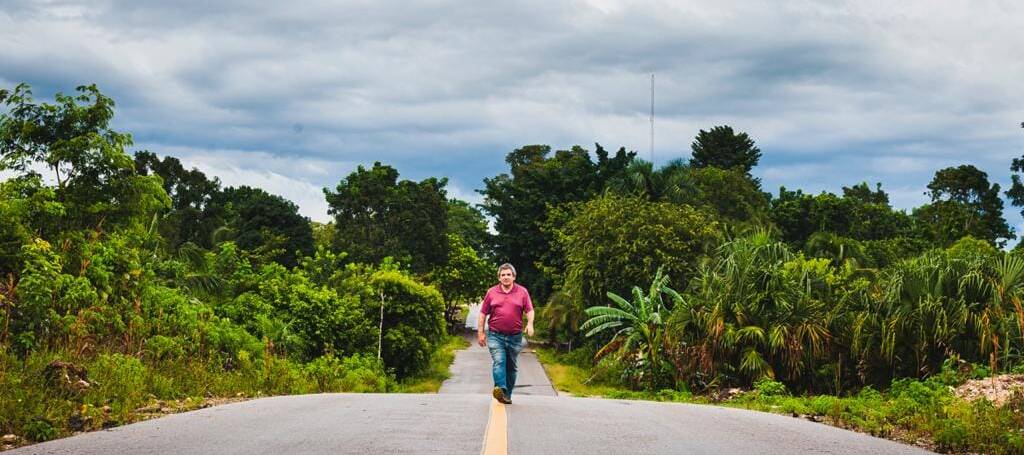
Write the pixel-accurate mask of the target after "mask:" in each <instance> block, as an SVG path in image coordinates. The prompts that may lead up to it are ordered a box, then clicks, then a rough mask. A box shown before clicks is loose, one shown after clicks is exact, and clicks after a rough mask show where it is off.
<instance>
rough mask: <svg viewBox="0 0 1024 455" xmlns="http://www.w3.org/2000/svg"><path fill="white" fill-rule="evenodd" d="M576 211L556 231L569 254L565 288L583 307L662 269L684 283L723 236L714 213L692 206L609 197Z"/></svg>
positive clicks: (623, 290)
mask: <svg viewBox="0 0 1024 455" xmlns="http://www.w3.org/2000/svg"><path fill="white" fill-rule="evenodd" d="M571 211H572V217H571V218H570V221H569V222H568V223H566V224H565V225H564V226H562V227H560V228H557V229H555V232H556V234H557V248H558V251H559V252H560V253H562V254H564V255H565V267H564V282H563V283H561V286H560V290H561V291H563V292H565V293H567V294H569V295H570V296H571V298H573V299H576V300H577V301H579V302H582V304H581V305H578V306H579V307H581V308H586V307H588V306H592V305H596V304H598V303H601V302H604V301H605V296H606V295H607V293H608V292H614V293H616V294H620V295H622V294H626V293H627V292H628V291H629V289H630V287H631V286H632V285H633V283H645V282H650V281H651V280H653V279H654V277H655V273H656V271H657V270H658V269H659V268H661V267H664V271H665V273H666V274H668V275H669V276H672V277H676V278H675V279H677V280H680V281H679V282H681V283H685V282H686V281H685V280H686V279H687V278H688V277H690V276H691V274H692V273H693V271H694V268H695V267H696V264H697V263H698V261H699V260H700V259H701V258H702V257H704V256H705V255H706V254H707V252H708V251H710V250H711V249H712V248H714V245H715V244H716V243H717V242H718V240H719V235H720V233H719V223H718V222H717V221H716V220H715V218H714V217H713V216H712V215H710V214H708V213H706V212H703V211H699V210H696V209H694V208H692V207H690V206H688V205H681V204H671V203H665V202H649V201H645V200H643V199H638V198H623V197H618V196H612V195H607V196H603V197H599V198H596V199H593V200H591V201H588V202H585V203H579V204H575V205H573V206H572V207H571Z"/></svg>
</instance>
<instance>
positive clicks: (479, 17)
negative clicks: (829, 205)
mask: <svg viewBox="0 0 1024 455" xmlns="http://www.w3.org/2000/svg"><path fill="white" fill-rule="evenodd" d="M1021 23H1024V6H1021V5H1020V4H1019V2H1011V1H987V2H970V3H968V2H952V1H943V2H940V3H939V4H936V3H935V2H931V1H910V2H899V4H896V5H893V4H890V3H887V2H841V1H840V2H831V3H829V4H818V3H812V2H806V3H804V2H796V3H786V4H784V5H780V4H777V3H776V2H747V1H732V2H729V1H726V2H717V4H715V5H709V4H707V3H706V2H695V1H694V2H677V1H673V2H645V3H640V4H629V5H626V4H624V3H620V2H615V1H582V2H557V3H556V2H540V1H536V2H502V4H501V5H493V4H490V3H488V2H483V3H480V2H477V3H468V4H467V3H465V2H453V1H452V2H449V1H436V2H429V3H423V4H419V5H407V4H406V3H405V2H390V1H375V2H358V3H357V2H353V3H349V4H344V5H337V4H333V2H322V3H314V4H311V5H304V6H302V7H297V6H296V5H294V4H289V3H285V4H279V3H276V2H267V4H266V5H263V6H261V7H253V6H251V5H250V4H248V2H194V3H191V4H186V5H185V6H178V5H175V6H170V5H169V4H164V3H163V2H146V1H131V2H128V1H124V2H121V1H106V2H88V4H87V3H86V2H75V1H67V2H35V1H24V2H21V1H17V0H15V1H13V2H7V3H5V7H4V8H3V10H2V11H0V61H2V62H3V65H2V67H0V85H2V86H4V87H8V88H9V87H13V85H14V84H16V83H18V82H27V83H29V84H31V86H32V88H33V91H34V92H35V95H36V97H37V98H38V99H50V97H51V96H52V95H53V93H54V92H57V91H63V92H65V93H71V92H73V91H74V87H75V86H77V85H80V84H88V83H96V84H97V85H98V86H99V87H100V89H102V90H103V92H104V93H105V94H107V95H109V96H111V97H112V98H113V99H115V100H116V101H117V103H118V105H117V111H118V112H117V115H116V116H115V119H116V120H115V125H114V128H115V129H117V130H120V131H127V132H131V133H132V135H133V137H134V140H135V143H136V146H135V147H134V148H133V150H135V149H148V150H150V151H152V152H155V153H157V154H160V155H165V154H170V155H174V156H176V157H179V158H180V159H181V160H182V162H183V163H184V164H185V165H186V166H197V167H199V168H200V169H201V170H203V171H204V172H207V174H210V175H216V176H219V177H220V178H221V179H222V180H223V182H224V183H225V184H226V185H251V186H257V187H260V188H263V189H266V190H267V191H269V192H271V193H274V194H279V195H282V196H284V197H286V198H288V199H290V200H292V201H295V202H296V203H297V204H298V205H299V206H300V210H301V212H302V213H303V214H304V215H307V216H309V217H311V218H312V219H314V220H319V221H326V220H329V219H330V217H329V216H328V214H327V203H326V201H325V199H324V197H323V192H322V191H321V189H322V188H324V187H331V188H333V185H335V184H336V183H337V182H338V179H339V178H341V177H343V176H345V175H347V174H348V173H350V172H352V171H353V170H355V168H356V166H358V165H361V164H362V165H366V166H369V165H372V163H373V162H374V161H381V162H383V163H386V164H389V165H392V166H394V167H395V168H396V169H398V170H399V171H400V172H401V173H402V175H403V176H404V177H407V178H411V179H416V180H420V179H423V178H426V177H430V176H437V177H448V178H449V187H448V188H449V193H450V194H451V195H452V196H455V197H460V198H464V199H467V200H470V201H473V202H477V201H479V200H480V197H479V196H478V195H477V194H475V193H474V191H473V190H475V189H478V188H481V187H482V186H483V183H482V179H483V178H485V177H491V176H494V175H496V174H498V173H500V172H503V170H504V169H505V168H506V164H505V163H504V162H503V159H504V157H505V155H506V154H507V153H508V152H510V151H511V150H513V149H515V148H518V147H521V146H523V145H527V144H550V145H551V146H552V147H553V148H555V149H567V148H569V147H570V146H572V145H574V144H580V145H583V146H584V147H586V148H588V149H590V150H591V151H593V149H594V147H593V143H594V142H599V143H601V144H602V145H603V146H604V147H605V148H607V149H610V150H615V149H618V148H619V147H620V146H625V147H626V148H627V149H631V150H635V151H637V152H638V155H639V156H640V157H643V158H645V159H647V158H649V152H648V147H649V143H648V137H649V136H648V135H649V130H648V128H649V124H648V117H647V116H648V112H649V104H648V103H649V96H650V92H649V90H650V87H649V83H650V73H652V72H653V73H655V75H656V76H655V98H656V99H655V111H656V115H657V119H656V138H655V159H656V162H657V163H664V162H667V161H668V160H670V159H673V158H679V157H682V158H686V159H688V158H689V156H690V143H691V142H692V141H693V138H694V136H695V135H696V134H697V132H698V130H700V129H708V128H710V127H712V126H715V125H723V124H728V125H731V126H732V127H734V128H735V129H736V130H737V131H742V132H746V133H748V134H749V135H750V137H751V139H753V140H754V141H755V142H756V144H757V146H758V147H759V148H760V149H761V151H762V158H761V160H760V164H759V165H758V167H756V168H754V169H753V171H752V174H753V175H754V176H755V177H758V178H760V179H761V180H762V183H763V186H764V188H765V189H766V190H769V191H773V192H776V191H777V188H778V187H779V186H781V185H785V186H786V187H787V188H790V189H793V188H802V189H804V190H805V192H811V193H816V192H818V191H821V190H828V191H832V192H836V193H839V192H840V191H841V187H842V186H850V185H853V184H856V183H858V182H860V181H865V180H866V181H868V182H871V184H872V186H873V182H876V181H880V182H882V183H883V188H884V189H885V190H886V191H887V192H888V193H889V194H890V196H891V199H892V203H893V205H895V206H896V207H900V208H911V207H914V206H917V205H920V204H922V203H924V202H927V201H928V196H926V195H925V192H926V191H927V188H926V185H927V184H928V182H929V181H930V180H931V179H932V177H933V176H934V173H935V171H937V170H939V169H941V168H944V167H949V166H957V165H960V164H973V165H975V166H977V167H978V168H979V169H981V170H983V171H985V172H987V173H988V175H989V178H990V179H991V180H992V181H993V182H999V183H1001V184H1002V186H1003V189H1006V188H1007V187H1008V186H1009V185H1008V184H1009V175H1010V172H1009V166H1010V161H1011V159H1013V158H1015V157H1018V156H1020V155H1022V154H1024V130H1022V129H1021V128H1020V122H1021V121H1024V112H1022V111H1021V107H1020V106H1022V105H1024V91H1022V90H1021V86H1020V81H1021V80H1024V61H1022V60H1021V59H1019V58H1016V56H1018V55H1019V51H1020V49H1022V48H1024V34H1021V33H1019V26H1020V24H1021ZM1006 216H1007V219H1008V220H1009V221H1010V223H1011V224H1012V225H1013V226H1014V227H1015V228H1016V229H1017V231H1018V232H1020V231H1022V230H1024V229H1022V227H1024V226H1022V225H1021V224H1022V220H1021V217H1020V214H1019V213H1018V210H1016V209H1014V208H1011V207H1009V206H1007V209H1006Z"/></svg>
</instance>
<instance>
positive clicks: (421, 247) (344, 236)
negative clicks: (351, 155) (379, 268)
mask: <svg viewBox="0 0 1024 455" xmlns="http://www.w3.org/2000/svg"><path fill="white" fill-rule="evenodd" d="M447 183H448V181H447V180H446V179H440V180H438V179H436V178H428V179H426V180H423V181H421V182H414V181H411V180H401V181H399V180H398V171H397V170H396V169H395V168H393V167H391V166H385V165H382V164H380V163H379V162H376V163H374V164H373V167H372V168H370V169H366V168H364V167H363V166H359V167H358V168H357V169H356V171H355V172H353V173H351V174H349V175H348V177H346V178H344V179H342V180H341V182H339V183H338V186H337V187H336V188H335V192H331V191H330V190H328V189H326V188H325V189H324V195H325V196H326V197H327V204H328V206H329V207H330V208H329V211H328V213H330V214H331V215H334V249H335V251H338V252H345V253H348V255H349V258H350V259H352V260H353V261H356V262H364V263H378V262H380V261H381V260H382V259H384V258H385V257H388V256H390V257H393V258H395V259H397V260H399V261H401V262H403V263H406V264H408V265H409V267H410V269H411V270H413V271H414V272H416V273H426V272H429V271H430V270H432V269H433V268H435V267H437V266H440V265H442V264H444V263H445V262H446V261H447V260H448V241H447V238H446V237H445V236H446V234H447V232H448V203H447V198H446V193H445V190H444V187H445V185H447Z"/></svg>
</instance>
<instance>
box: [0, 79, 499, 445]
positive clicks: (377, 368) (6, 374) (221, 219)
mask: <svg viewBox="0 0 1024 455" xmlns="http://www.w3.org/2000/svg"><path fill="white" fill-rule="evenodd" d="M0 104H3V105H4V106H5V109H4V110H3V111H0V171H2V172H3V173H4V174H3V175H4V176H5V179H4V180H3V181H2V182H0V308H2V310H3V314H2V318H3V320H2V322H0V323H2V326H0V330H2V332H0V431H2V432H3V434H7V433H14V434H16V435H20V436H22V437H24V438H27V439H28V440H35V441H39V440H46V439H50V438H53V437H57V436H60V435H65V434H68V433H69V432H71V431H78V430H87V429H94V428H101V427H105V426H109V425H116V424H119V423H124V422H129V421H132V420H136V419H139V418H143V417H145V415H146V410H147V409H148V408H151V407H154V406H155V408H156V409H159V408H171V409H189V408H194V407H199V406H204V405H206V404H205V403H206V401H207V400H208V399H210V398H216V397H235V396H236V395H238V396H260V395H268V394H282V393H307V392H318V391H428V390H431V389H433V390H436V389H437V387H439V385H440V380H441V379H443V377H444V375H446V374H447V373H446V371H447V368H446V365H447V362H449V361H450V360H451V351H452V350H453V349H454V348H456V347H459V346H461V339H458V338H449V336H448V335H447V332H448V331H447V329H446V320H445V315H446V314H447V315H449V316H452V315H453V314H454V313H455V312H454V311H451V310H449V311H448V312H447V313H446V308H449V309H450V308H451V307H454V306H456V305H457V304H458V303H460V302H462V301H465V300H467V299H470V298H474V297H475V296H476V294H477V293H479V292H481V291H480V290H481V289H484V288H485V287H486V286H487V285H488V284H489V282H490V281H491V280H490V277H491V273H492V272H491V271H492V270H493V266H492V265H491V264H490V263H489V262H488V259H484V258H481V256H480V254H483V253H486V251H487V250H486V249H484V248H483V247H484V246H486V245H489V244H490V240H489V237H488V235H487V231H486V227H483V228H481V227H480V226H481V225H483V223H484V221H483V215H482V214H481V213H480V212H479V211H477V210H475V209H474V208H472V207H470V206H468V205H467V204H465V203H461V202H460V201H449V200H447V196H446V193H445V190H444V186H445V181H444V180H436V179H427V180H425V181H423V182H412V181H409V180H399V179H398V172H397V171H396V170H394V169H393V168H391V167H389V166H384V165H380V164H379V163H378V164H375V165H374V166H373V168H372V169H370V170H366V169H364V168H362V167H360V168H359V169H358V170H357V171H356V172H354V173H352V174H351V175H349V176H347V177H345V178H342V179H341V181H340V183H339V184H338V189H337V192H330V191H325V193H326V197H327V200H328V202H329V204H330V207H331V213H332V214H333V215H334V216H335V222H334V223H329V224H327V225H323V224H317V223H311V222H310V221H309V219H307V218H305V217H303V216H301V215H300V214H299V212H298V207H297V206H296V205H295V204H294V203H292V202H291V201H288V200H286V199H284V198H282V197H280V196H276V195H272V194H269V193H267V192H266V191H264V190H262V189H259V188H250V187H245V186H242V187H228V188H222V186H221V184H220V181H219V180H218V179H216V178H213V179H210V178H208V177H207V176H206V175H204V174H203V173H202V172H200V171H198V170H196V169H191V170H189V169H186V168H185V166H183V165H182V163H181V162H180V161H179V160H178V159H176V158H174V157H170V156H165V157H163V158H160V157H158V156H157V155H156V154H154V153H151V152H148V151H139V152H137V153H135V154H134V157H133V156H131V155H129V154H128V149H129V147H131V144H132V140H131V136H130V135H128V134H125V133H120V132H117V131H114V130H112V129H110V127H109V125H110V122H111V120H112V118H113V115H114V102H113V100H111V99H110V98H108V97H106V96H104V95H103V94H101V93H100V91H99V90H98V89H97V88H96V87H95V86H88V87H80V88H79V89H78V93H77V94H75V95H72V96H69V95H61V94H58V95H57V97H56V102H55V103H45V102H44V103H38V102H36V101H35V100H34V99H33V97H32V93H31V91H30V90H29V88H28V87H27V86H25V85H19V86H18V87H15V88H14V89H13V90H3V91H0ZM449 220H453V221H452V223H451V225H449ZM467 237H469V238H467ZM470 245H476V246H479V247H480V248H481V249H479V250H477V249H474V248H473V247H472V246H470ZM439 289H441V290H443V292H442V291H440V290H439ZM172 403H173V404H172Z"/></svg>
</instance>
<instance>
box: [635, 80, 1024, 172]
mask: <svg viewBox="0 0 1024 455" xmlns="http://www.w3.org/2000/svg"><path fill="white" fill-rule="evenodd" d="M1021 125H1022V126H1024V123H1022V124H1021ZM650 165H651V166H654V73H651V74H650ZM651 169H653V167H651Z"/></svg>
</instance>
